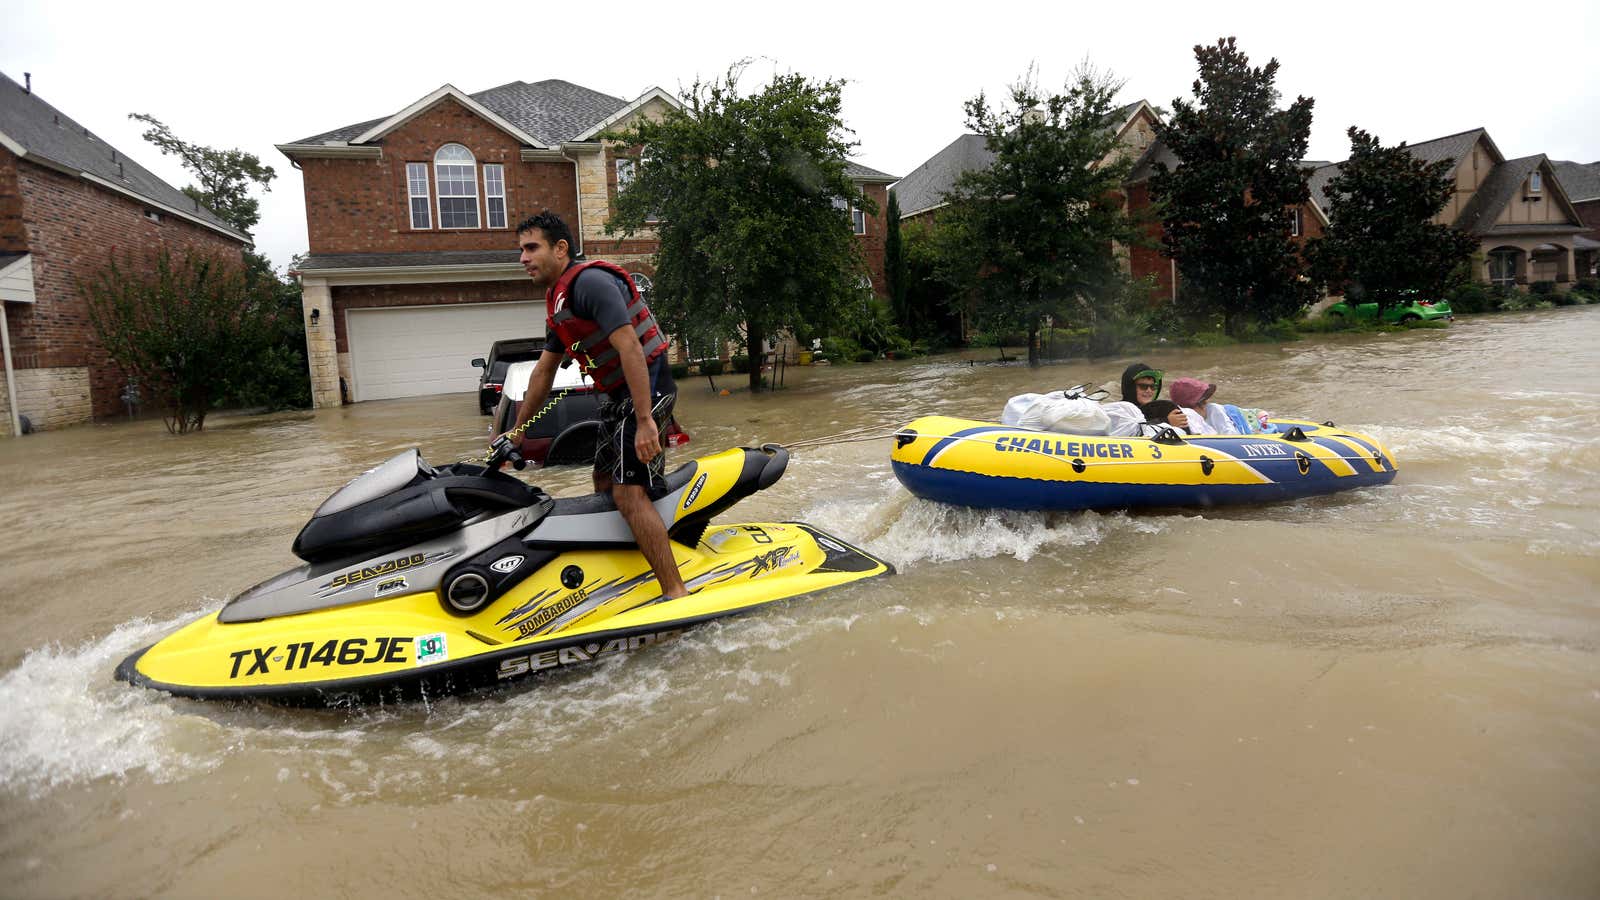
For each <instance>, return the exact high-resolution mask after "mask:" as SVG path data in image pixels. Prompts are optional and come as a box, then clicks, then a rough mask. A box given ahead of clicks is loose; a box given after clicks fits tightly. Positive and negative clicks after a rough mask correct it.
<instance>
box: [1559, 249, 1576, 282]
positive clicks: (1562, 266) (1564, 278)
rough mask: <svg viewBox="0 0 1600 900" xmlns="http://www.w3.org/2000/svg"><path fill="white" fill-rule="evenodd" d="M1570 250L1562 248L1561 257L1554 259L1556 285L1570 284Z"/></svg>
mask: <svg viewBox="0 0 1600 900" xmlns="http://www.w3.org/2000/svg"><path fill="white" fill-rule="evenodd" d="M1572 267H1573V266H1572V248H1571V247H1562V248H1561V255H1560V256H1557V257H1556V284H1571V283H1572Z"/></svg>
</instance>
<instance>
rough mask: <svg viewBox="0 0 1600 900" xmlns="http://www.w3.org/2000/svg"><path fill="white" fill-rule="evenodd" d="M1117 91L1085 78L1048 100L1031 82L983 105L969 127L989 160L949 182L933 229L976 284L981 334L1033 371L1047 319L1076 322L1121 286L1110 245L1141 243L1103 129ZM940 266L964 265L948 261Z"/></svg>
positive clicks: (1114, 145)
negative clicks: (1018, 344) (1021, 354)
mask: <svg viewBox="0 0 1600 900" xmlns="http://www.w3.org/2000/svg"><path fill="white" fill-rule="evenodd" d="M1120 88H1121V82H1119V81H1117V80H1115V79H1113V78H1112V77H1111V76H1109V75H1106V74H1102V73H1099V72H1096V71H1094V70H1093V69H1091V68H1089V67H1088V66H1084V67H1082V68H1080V69H1079V70H1078V71H1077V72H1076V73H1074V75H1073V76H1072V78H1071V79H1070V80H1069V81H1068V83H1067V85H1066V86H1065V92H1064V93H1060V94H1051V95H1049V96H1045V95H1044V94H1043V93H1042V92H1041V91H1040V90H1039V88H1038V85H1037V82H1036V79H1035V77H1034V73H1033V72H1032V71H1029V72H1028V73H1027V74H1026V75H1025V76H1024V77H1023V78H1022V79H1021V80H1020V81H1019V82H1018V83H1017V84H1015V85H1013V86H1012V88H1011V91H1010V97H1009V101H1010V102H1009V103H1006V104H1002V105H999V106H992V105H991V104H990V103H989V101H988V99H987V98H986V97H984V95H982V94H979V95H978V96H977V97H976V98H974V99H972V100H969V101H967V103H966V113H967V127H968V128H969V129H971V130H972V131H975V132H977V133H979V134H982V135H983V136H984V138H985V143H986V145H987V146H988V148H989V150H990V151H991V152H992V153H994V154H995V158H994V162H993V163H992V164H991V165H990V166H989V167H988V168H986V169H976V170H971V171H968V172H964V173H962V175H961V176H960V177H959V178H958V179H957V180H956V185H955V187H954V188H952V189H951V191H950V192H949V193H948V194H947V195H946V197H945V199H946V201H947V202H948V203H949V207H948V208H947V209H946V210H945V211H944V213H943V215H942V216H941V217H940V228H941V229H946V228H948V229H950V230H949V231H948V232H946V236H947V237H952V238H955V239H956V240H957V241H958V242H957V243H947V244H946V246H947V247H948V248H949V250H950V252H951V253H964V255H965V260H966V265H967V267H968V268H969V270H970V271H971V272H972V273H973V274H974V275H975V274H977V273H980V272H981V275H982V277H979V278H977V279H976V285H977V290H978V294H979V301H980V302H979V303H978V305H977V308H976V309H977V313H978V317H979V321H980V323H981V324H982V325H983V326H984V327H988V328H1014V329H1018V330H1021V331H1025V332H1027V334H1028V344H1029V346H1028V362H1029V364H1030V365H1038V364H1039V362H1040V358H1039V328H1040V325H1041V323H1042V321H1043V319H1044V317H1045V316H1046V315H1050V316H1053V317H1054V318H1055V319H1056V320H1058V321H1061V322H1063V323H1065V322H1068V321H1071V320H1072V319H1074V318H1077V317H1080V316H1082V315H1083V313H1084V310H1085V303H1086V300H1087V298H1088V297H1090V296H1091V295H1093V294H1095V293H1096V292H1099V291H1102V290H1105V289H1106V287H1107V285H1109V284H1110V283H1111V282H1113V281H1114V279H1115V278H1116V277H1117V276H1118V274H1119V269H1120V264H1119V262H1118V260H1117V257H1116V255H1115V251H1114V243H1121V244H1129V243H1132V242H1133V241H1135V240H1137V239H1138V234H1137V231H1136V229H1135V228H1134V225H1133V223H1132V221H1131V220H1130V219H1129V217H1128V215H1127V213H1126V212H1125V211H1124V209H1123V205H1122V196H1121V193H1120V191H1121V188H1122V182H1123V181H1124V180H1125V179H1126V177H1127V175H1128V172H1129V170H1130V169H1131V168H1132V165H1133V160H1132V159H1131V158H1130V157H1129V156H1128V155H1126V154H1124V153H1120V152H1117V151H1118V148H1119V145H1118V142H1117V135H1116V132H1115V127H1114V126H1113V125H1111V124H1110V123H1109V118H1110V114H1111V112H1112V110H1113V101H1114V100H1115V98H1116V94H1117V91H1118V90H1119V89H1120ZM946 265H947V266H955V267H957V268H959V265H960V263H959V262H958V261H957V260H955V259H951V258H950V257H949V256H948V255H947V257H946ZM960 280H961V279H960V277H959V276H957V275H953V274H952V276H951V277H949V278H947V281H950V282H959V281H960Z"/></svg>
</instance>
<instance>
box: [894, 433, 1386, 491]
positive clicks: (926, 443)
mask: <svg viewBox="0 0 1600 900" xmlns="http://www.w3.org/2000/svg"><path fill="white" fill-rule="evenodd" d="M1273 422H1274V424H1275V425H1276V427H1277V428H1279V429H1280V432H1279V433H1277V434H1248V435H1195V436H1188V435H1184V436H1176V435H1171V436H1168V437H1165V438H1131V437H1127V438H1125V437H1101V436H1084V435H1074V434H1061V433H1058V432H1047V431H1035V430H1033V429H1029V428H1018V427H1014V426H1007V425H996V424H993V423H985V422H976V421H973V420H971V419H955V418H949V417H946V416H925V417H923V418H920V419H917V420H916V421H914V422H912V423H910V424H909V425H907V426H905V427H904V428H901V429H900V430H899V431H898V432H896V435H895V438H894V442H895V445H894V450H893V452H892V453H891V458H892V460H893V462H894V474H895V477H896V478H899V479H900V483H901V484H903V485H905V486H906V489H907V490H909V491H911V493H913V494H915V495H917V496H918V497H923V498H925V499H928V500H937V501H939V502H941V503H952V504H956V505H958V506H974V507H980V508H995V509H1043V510H1073V509H1132V508H1138V507H1168V506H1221V505H1225V504H1235V503H1267V502H1271V501H1275V500H1291V499H1294V498H1297V497H1309V496H1313V495H1315V494H1331V493H1334V492H1336V491H1344V490H1349V489H1351V488H1357V487H1365V486H1367V485H1374V484H1388V483H1389V482H1391V481H1393V480H1394V476H1395V471H1396V467H1395V462H1394V457H1393V456H1391V455H1390V453H1389V451H1388V450H1387V449H1386V448H1385V447H1384V446H1383V445H1382V444H1380V443H1378V442H1377V441H1376V440H1374V439H1372V438H1371V437H1368V436H1366V435H1364V434H1358V433H1356V432H1354V431H1351V430H1349V429H1346V428H1338V427H1335V426H1334V425H1333V424H1332V423H1322V424H1320V425H1319V424H1317V423H1315V422H1309V421H1300V420H1296V419H1277V418H1275V419H1274V420H1273Z"/></svg>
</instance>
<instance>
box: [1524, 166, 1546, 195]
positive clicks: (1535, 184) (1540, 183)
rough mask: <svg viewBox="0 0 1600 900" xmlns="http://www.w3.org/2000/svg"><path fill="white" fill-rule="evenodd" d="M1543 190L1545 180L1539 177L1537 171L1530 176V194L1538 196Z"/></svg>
mask: <svg viewBox="0 0 1600 900" xmlns="http://www.w3.org/2000/svg"><path fill="white" fill-rule="evenodd" d="M1543 189H1544V179H1543V178H1541V177H1540V176H1539V173H1538V172H1537V171H1535V172H1534V173H1533V174H1532V175H1529V176H1528V193H1530V194H1537V193H1539V192H1540V191H1541V190H1543Z"/></svg>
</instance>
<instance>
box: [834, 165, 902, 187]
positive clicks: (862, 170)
mask: <svg viewBox="0 0 1600 900" xmlns="http://www.w3.org/2000/svg"><path fill="white" fill-rule="evenodd" d="M844 174H845V177H847V178H849V179H850V180H851V181H861V182H866V183H868V184H894V183H895V182H896V181H899V179H898V178H896V177H894V176H893V175H890V174H888V173H886V172H879V171H878V170H877V169H874V168H871V167H869V166H863V165H862V164H861V163H858V162H851V161H850V160H845V163H844Z"/></svg>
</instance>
